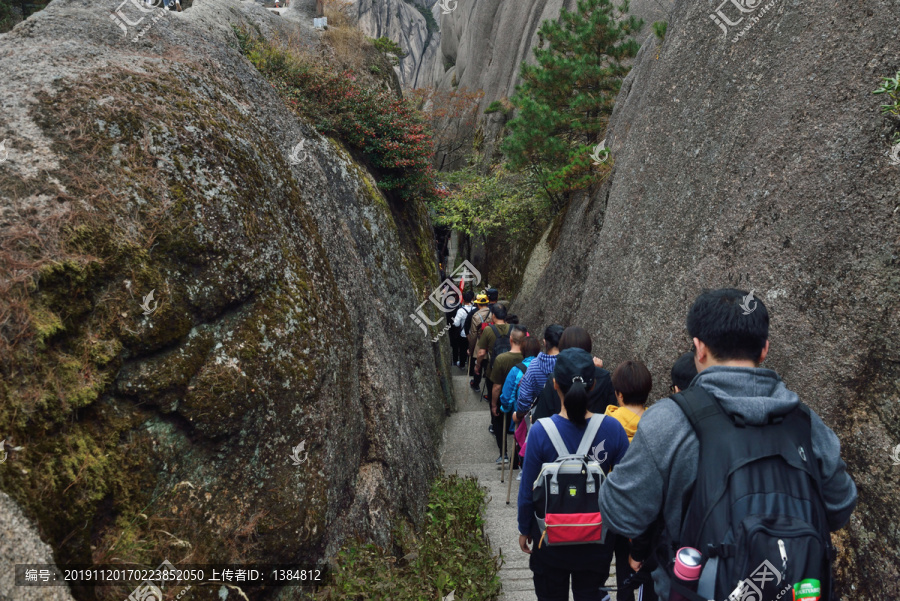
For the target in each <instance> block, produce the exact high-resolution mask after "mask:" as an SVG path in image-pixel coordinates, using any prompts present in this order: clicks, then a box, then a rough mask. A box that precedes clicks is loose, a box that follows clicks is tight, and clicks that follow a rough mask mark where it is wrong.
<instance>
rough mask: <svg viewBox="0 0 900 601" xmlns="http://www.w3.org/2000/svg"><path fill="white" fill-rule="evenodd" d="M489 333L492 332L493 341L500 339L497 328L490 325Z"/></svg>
mask: <svg viewBox="0 0 900 601" xmlns="http://www.w3.org/2000/svg"><path fill="white" fill-rule="evenodd" d="M491 331H492V332H494V340H495V341H496V340H497V339H498V338H500V330H498V329H497V326H496V325H494V324H491Z"/></svg>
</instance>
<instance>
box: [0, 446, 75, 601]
mask: <svg viewBox="0 0 900 601" xmlns="http://www.w3.org/2000/svg"><path fill="white" fill-rule="evenodd" d="M2 457H3V454H0V458H2ZM52 563H54V561H53V550H52V549H51V548H50V547H49V546H47V544H46V543H45V542H44V541H42V540H41V537H40V535H39V534H38V533H37V531H36V530H35V528H34V524H32V523H31V522H30V521H29V520H28V518H26V517H25V516H24V515H23V514H22V510H21V509H20V508H19V506H18V505H16V502H15V501H13V500H12V499H11V498H10V497H9V495H7V494H5V493H2V492H0V565H2V566H3V570H0V599H3V600H4V601H71V600H72V595H71V593H70V592H69V587H67V586H16V573H15V570H14V569H13V566H15V565H16V564H25V565H28V564H31V565H38V564H45V565H46V564H52Z"/></svg>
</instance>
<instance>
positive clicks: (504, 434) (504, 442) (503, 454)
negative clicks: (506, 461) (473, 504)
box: [500, 413, 509, 484]
mask: <svg viewBox="0 0 900 601" xmlns="http://www.w3.org/2000/svg"><path fill="white" fill-rule="evenodd" d="M508 427H509V426H507V425H506V413H503V452H502V453H500V484H503V476H504V475H506V466H505V465H503V458H504V457H506V429H507V428H508Z"/></svg>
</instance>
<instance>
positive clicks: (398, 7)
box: [351, 0, 440, 88]
mask: <svg viewBox="0 0 900 601" xmlns="http://www.w3.org/2000/svg"><path fill="white" fill-rule="evenodd" d="M437 1H438V0H418V1H416V2H411V1H405V0H352V2H351V5H352V6H353V8H352V9H351V12H352V13H353V14H354V15H355V16H356V19H357V24H358V26H359V28H360V29H362V31H363V32H364V33H365V34H366V35H367V36H369V37H371V38H380V37H386V38H389V39H391V40H393V41H394V42H396V43H397V44H399V45H400V47H401V48H403V50H404V51H405V52H406V56H405V57H404V58H402V59H400V64H399V65H398V66H397V67H396V71H397V75H398V76H399V77H400V83H401V84H402V85H403V87H404V88H415V87H419V85H418V82H419V81H420V80H421V78H422V77H423V74H424V71H423V69H425V70H427V65H428V64H429V63H430V61H431V60H433V57H434V56H435V55H436V52H437V47H438V44H439V42H440V34H439V33H438V30H437V27H436V26H437V22H438V21H437V20H434V21H432V22H433V23H434V25H432V26H431V27H429V25H428V21H427V20H426V17H425V16H424V14H423V11H428V12H433V13H434V14H439V13H440V8H439V7H438V6H437V5H436V4H435V3H436V2H437ZM417 7H420V8H421V10H419V8H417Z"/></svg>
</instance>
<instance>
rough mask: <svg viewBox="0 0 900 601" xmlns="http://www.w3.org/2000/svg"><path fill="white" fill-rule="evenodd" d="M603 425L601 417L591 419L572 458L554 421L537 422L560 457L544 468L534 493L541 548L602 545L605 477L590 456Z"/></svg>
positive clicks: (547, 419) (535, 485) (543, 466)
mask: <svg viewBox="0 0 900 601" xmlns="http://www.w3.org/2000/svg"><path fill="white" fill-rule="evenodd" d="M602 422H603V416H602V415H594V416H592V417H591V419H590V420H589V421H588V423H587V427H586V428H585V432H584V436H582V437H581V444H579V445H578V449H577V450H576V451H575V453H574V454H572V453H569V449H568V448H567V447H566V443H565V441H563V439H562V436H560V434H559V430H557V429H556V424H554V423H553V420H552V418H549V417H545V418H543V419H539V420H538V423H539V424H541V426H543V428H544V432H546V433H547V437H548V438H549V439H550V442H551V443H553V448H554V449H556V452H557V453H558V455H559V456H558V457H557V459H556V461H554V462H552V463H545V464H543V465H542V466H541V471H540V472H539V473H538V477H537V479H536V480H535V481H534V486H533V489H532V491H533V492H532V498H533V500H534V516H535V518H536V520H537V524H538V527H539V528H540V530H541V539H540V540H539V541H538V543H537V545H538V547H540V546H541V545H551V546H553V545H581V544H586V543H602V542H603V539H604V532H603V519H602V517H601V516H600V502H599V500H600V497H599V495H600V486H601V485H602V484H603V482H604V480H605V479H606V474H604V473H603V469H602V468H601V467H600V464H599V463H598V462H597V461H594V460H593V459H592V458H591V457H590V455H589V453H590V452H591V443H593V442H594V437H595V436H596V435H597V432H598V431H599V430H600V424H601V423H602Z"/></svg>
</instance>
